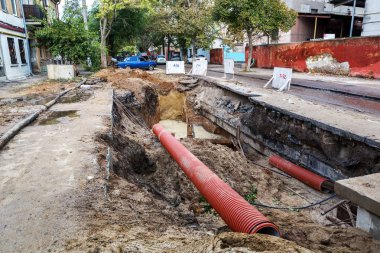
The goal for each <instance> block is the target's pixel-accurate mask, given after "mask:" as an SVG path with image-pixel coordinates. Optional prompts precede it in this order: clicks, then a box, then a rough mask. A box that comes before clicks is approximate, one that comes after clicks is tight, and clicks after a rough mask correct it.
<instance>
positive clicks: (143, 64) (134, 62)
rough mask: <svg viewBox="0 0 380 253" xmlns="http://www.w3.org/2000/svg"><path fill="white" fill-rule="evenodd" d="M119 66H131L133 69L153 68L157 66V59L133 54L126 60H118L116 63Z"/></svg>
mask: <svg viewBox="0 0 380 253" xmlns="http://www.w3.org/2000/svg"><path fill="white" fill-rule="evenodd" d="M116 66H118V67H119V68H123V69H125V68H131V69H149V70H153V69H154V67H156V66H157V63H156V62H155V61H151V60H149V59H146V58H144V57H139V56H131V57H128V58H126V59H125V60H124V61H121V62H118V63H117V64H116Z"/></svg>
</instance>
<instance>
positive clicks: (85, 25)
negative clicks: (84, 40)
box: [82, 0, 88, 31]
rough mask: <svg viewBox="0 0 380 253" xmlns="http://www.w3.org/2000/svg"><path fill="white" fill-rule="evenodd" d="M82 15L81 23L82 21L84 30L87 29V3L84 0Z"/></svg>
mask: <svg viewBox="0 0 380 253" xmlns="http://www.w3.org/2000/svg"><path fill="white" fill-rule="evenodd" d="M82 15H83V23H84V28H85V29H86V31H88V18H87V17H88V15H87V5H86V0H82Z"/></svg>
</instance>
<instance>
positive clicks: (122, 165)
mask: <svg viewBox="0 0 380 253" xmlns="http://www.w3.org/2000/svg"><path fill="white" fill-rule="evenodd" d="M95 79H97V80H100V82H102V83H104V85H108V86H110V87H112V89H113V106H112V120H111V122H108V123H107V124H109V131H107V132H102V133H99V134H98V135H97V138H96V139H97V143H98V144H97V153H98V156H97V157H98V158H97V160H98V164H99V173H98V174H97V175H96V177H95V179H94V180H91V181H89V182H88V183H87V185H86V186H85V187H84V191H83V192H81V193H80V194H79V197H78V200H77V201H76V204H75V206H76V208H77V209H78V210H79V211H80V213H81V216H82V218H81V219H82V220H83V223H84V227H85V232H84V233H82V234H81V235H80V236H76V237H75V238H74V239H71V240H69V241H67V242H65V251H88V252H103V251H105V250H106V249H107V250H111V252H264V251H265V252H379V250H380V242H379V241H376V240H373V239H372V237H371V236H370V235H369V234H367V233H366V232H363V231H361V230H359V229H357V228H354V227H353V226H354V225H355V214H356V206H355V205H354V204H352V203H347V202H342V199H340V198H338V197H336V196H335V195H334V194H333V192H331V191H324V192H320V191H317V190H315V189H313V188H311V187H309V186H307V185H305V184H303V183H302V182H300V181H298V180H296V179H294V178H292V177H290V176H288V175H287V174H285V173H283V172H282V171H281V170H278V169H277V168H275V167H274V166H271V165H270V164H269V157H270V156H271V155H273V154H276V153H277V154H278V155H280V156H282V157H285V158H286V159H287V160H290V161H292V157H293V158H295V157H297V156H298V158H299V157H303V159H298V161H301V162H299V163H298V164H299V165H301V166H302V165H304V166H305V167H306V168H308V169H309V170H312V171H313V170H314V171H315V172H318V174H320V175H322V176H324V177H327V178H329V179H331V180H336V179H339V178H345V177H349V176H353V175H357V174H365V173H373V172H375V170H377V171H378V170H379V169H380V168H379V164H378V162H379V152H378V149H376V147H373V146H371V145H364V144H362V143H359V142H358V143H356V140H355V139H354V138H349V137H347V136H344V135H342V134H341V135H339V134H337V133H336V132H334V131H331V129H330V130H329V129H324V127H323V126H315V125H313V124H312V123H310V122H303V121H302V119H300V118H291V117H290V116H289V115H284V114H282V113H281V111H276V110H275V109H274V108H271V107H269V106H266V105H264V104H260V103H255V101H252V100H251V99H250V98H249V97H247V96H245V95H244V92H239V93H236V92H233V91H231V90H228V89H225V88H222V87H220V86H219V85H216V84H215V83H213V82H212V81H210V80H208V79H207V78H206V79H192V78H188V77H184V76H169V77H168V76H165V75H164V74H162V73H154V74H149V73H147V72H143V71H131V70H103V71H101V72H99V73H97V74H96V77H95ZM157 123H160V126H162V128H164V129H166V131H167V132H168V133H170V134H169V135H170V136H167V137H168V138H172V139H174V138H173V137H175V138H176V139H177V140H178V141H180V143H182V144H183V145H184V147H185V148H186V149H187V150H188V151H189V152H191V153H192V154H193V155H194V156H195V157H196V158H198V159H199V160H200V162H201V163H203V164H204V166H207V167H208V168H209V169H210V171H212V172H213V173H215V174H216V176H217V177H219V178H220V179H221V180H223V181H224V182H225V183H226V184H227V185H228V186H229V187H231V190H232V191H236V193H237V194H238V195H240V196H241V198H242V199H243V201H245V202H246V203H250V206H251V207H252V208H254V209H255V210H257V212H260V213H261V214H262V217H264V218H262V219H264V221H265V222H269V223H271V224H273V226H272V228H276V229H278V232H279V233H277V232H275V230H271V231H268V230H267V229H263V230H261V231H260V229H258V230H255V231H253V230H252V229H250V231H251V232H252V231H253V232H258V233H254V234H248V233H249V231H247V232H246V233H236V232H233V231H236V229H235V228H234V227H233V226H231V220H228V219H229V218H228V217H227V218H226V216H225V215H224V216H223V214H222V215H220V214H218V212H220V208H222V209H225V207H226V206H227V207H229V208H232V209H234V210H232V211H231V209H229V210H228V211H226V213H227V216H228V214H230V218H231V217H232V219H233V216H234V215H231V212H239V211H241V210H243V208H241V206H242V205H243V204H241V203H242V202H239V203H240V204H237V205H234V204H233V203H232V202H230V203H232V204H230V205H228V204H227V205H225V204H223V203H222V204H221V206H222V207H220V206H219V207H217V206H216V205H218V203H216V202H212V201H207V199H209V200H210V196H208V194H207V193H206V194H203V195H202V194H201V193H200V191H199V190H198V189H197V188H196V187H195V185H194V184H193V183H192V181H190V179H189V177H187V176H186V174H185V173H184V171H185V170H182V169H181V168H180V166H179V165H178V164H177V162H176V161H175V160H174V159H173V158H172V157H171V156H170V154H169V153H168V151H167V150H166V149H165V148H164V147H163V146H162V144H161V143H160V141H159V140H158V139H157V137H156V136H155V135H154V133H153V131H152V127H153V126H154V125H155V124H157ZM157 126H158V125H156V126H155V127H156V130H157ZM157 135H160V134H157ZM160 138H161V137H160ZM161 141H162V140H161ZM172 141H173V140H172ZM179 145H180V144H179ZM176 147H177V146H176ZM177 149H178V148H175V149H174V150H173V152H175V151H176V150H177ZM193 160H194V159H192V161H193ZM184 164H185V162H183V163H182V165H184ZM353 164H355V165H356V166H355V168H356V169H355V170H352V166H353ZM198 165H199V164H198ZM310 165H312V166H310ZM202 166H203V165H202ZM197 168H198V167H197ZM332 168H333V169H332ZM369 168H372V170H373V171H368V170H369ZM185 172H186V171H185ZM195 174H197V173H195ZM198 174H199V175H201V176H200V179H199V180H200V181H203V182H206V181H207V180H206V179H204V178H203V179H202V173H201V172H200V170H199V173H198ZM195 176H197V175H195ZM213 178H214V177H213ZM198 186H199V185H198ZM218 187H219V186H217V187H216V188H218ZM223 187H224V186H223ZM198 188H199V187H198ZM317 188H318V187H317ZM327 188H330V189H331V185H329V184H328V187H327ZM209 189H211V190H213V188H209ZM203 190H205V189H203ZM206 190H207V187H206ZM225 194H226V193H221V195H220V199H219V200H221V201H223V199H226V198H227V199H228V198H229V197H226V196H235V195H233V194H234V193H231V194H232V195H225ZM214 196H217V195H214ZM210 202H212V203H213V205H214V207H215V209H214V208H213V205H211V204H210ZM342 203H343V204H342ZM338 204H340V205H339V207H338V208H331V207H334V206H335V205H336V206H338ZM223 205H224V206H223ZM239 208H240V209H239ZM329 209H332V210H331V211H329ZM217 211H218V212H217ZM324 211H326V213H323V212H324ZM328 211H329V212H328ZM221 216H223V218H224V220H225V221H224V220H223V219H222V218H221ZM265 219H266V220H265ZM245 221H246V220H245ZM260 222H263V220H260V221H259V222H258V223H260ZM226 224H230V226H227V225H226ZM231 228H232V229H231ZM268 234H269V235H268ZM276 235H277V236H279V235H280V236H281V237H277V236H276ZM110 245H111V248H110Z"/></svg>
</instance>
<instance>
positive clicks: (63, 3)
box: [58, 0, 94, 17]
mask: <svg viewBox="0 0 380 253" xmlns="http://www.w3.org/2000/svg"><path fill="white" fill-rule="evenodd" d="M78 1H79V4H80V5H82V0H78ZM65 2H66V0H62V1H61V2H60V4H59V5H58V10H59V17H62V14H63V6H64V5H65ZM93 3H94V0H86V5H87V9H88V10H89V9H90V8H91V6H92V4H93Z"/></svg>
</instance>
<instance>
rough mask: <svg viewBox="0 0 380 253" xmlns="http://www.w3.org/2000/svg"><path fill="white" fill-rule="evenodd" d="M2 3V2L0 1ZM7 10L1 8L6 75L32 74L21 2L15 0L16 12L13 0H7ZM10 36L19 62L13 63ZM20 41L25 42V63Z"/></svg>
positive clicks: (0, 40) (0, 31)
mask: <svg viewBox="0 0 380 253" xmlns="http://www.w3.org/2000/svg"><path fill="white" fill-rule="evenodd" d="M0 3H1V2H0ZM6 3H7V12H4V11H3V10H2V8H1V9H0V48H1V52H0V53H1V57H2V63H3V66H4V67H3V69H4V70H5V76H6V78H7V79H9V80H13V79H17V78H23V77H25V76H27V75H29V74H30V59H29V47H28V41H27V36H26V33H25V26H24V19H23V17H22V10H21V2H20V1H19V0H15V4H16V9H17V11H16V12H13V8H12V2H11V0H6ZM8 38H12V39H13V41H14V52H15V57H16V60H17V62H16V63H14V64H12V62H11V55H10V50H9V45H8ZM19 43H22V44H23V48H24V55H25V63H22V61H21V54H20V53H21V52H20V47H19Z"/></svg>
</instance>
